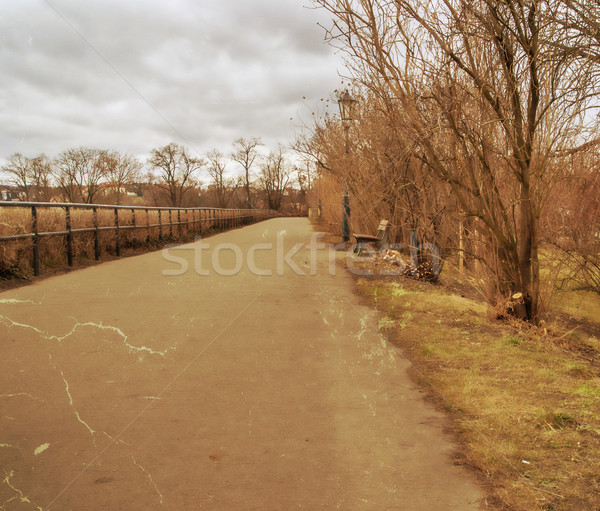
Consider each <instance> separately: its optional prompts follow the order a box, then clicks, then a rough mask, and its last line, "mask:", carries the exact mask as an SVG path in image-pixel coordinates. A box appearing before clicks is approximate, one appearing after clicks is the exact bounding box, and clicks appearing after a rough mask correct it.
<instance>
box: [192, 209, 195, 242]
mask: <svg viewBox="0 0 600 511" xmlns="http://www.w3.org/2000/svg"><path fill="white" fill-rule="evenodd" d="M192 234H193V235H194V236H196V210H195V209H192Z"/></svg>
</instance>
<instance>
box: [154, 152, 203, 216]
mask: <svg viewBox="0 0 600 511" xmlns="http://www.w3.org/2000/svg"><path fill="white" fill-rule="evenodd" d="M148 162H149V163H150V165H152V166H153V167H154V168H156V169H157V170H158V171H159V179H160V182H159V183H158V184H157V185H158V186H159V187H160V188H161V189H162V190H163V193H164V195H165V197H166V198H167V199H168V201H169V203H170V204H171V205H172V206H177V207H180V206H181V205H182V204H183V199H184V196H185V195H186V193H187V192H188V191H189V190H191V189H192V188H193V186H194V176H195V175H196V173H197V172H198V171H199V170H200V169H201V168H202V167H203V166H204V165H205V164H206V162H205V161H204V160H203V159H202V158H193V157H192V156H190V155H189V154H188V152H187V150H186V149H185V147H183V146H181V145H178V144H175V143H171V144H168V145H166V146H164V147H161V148H159V149H153V150H152V153H151V156H150V159H149V160H148Z"/></svg>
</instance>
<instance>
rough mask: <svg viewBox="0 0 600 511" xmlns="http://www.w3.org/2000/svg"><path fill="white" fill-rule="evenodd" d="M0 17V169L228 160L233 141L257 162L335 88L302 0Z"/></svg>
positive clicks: (69, 2)
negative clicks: (169, 150) (259, 146)
mask: <svg viewBox="0 0 600 511" xmlns="http://www.w3.org/2000/svg"><path fill="white" fill-rule="evenodd" d="M0 5H1V6H2V9H1V10H0V69H1V70H2V75H1V78H0V163H1V162H4V161H5V159H6V158H8V157H9V156H10V155H12V154H13V153H15V152H20V153H22V154H24V155H25V156H31V157H33V156H37V155H39V154H41V153H45V154H47V155H48V156H50V157H54V156H56V155H57V154H58V153H59V152H60V151H62V150H65V149H69V148H74V147H79V146H87V147H91V148H98V149H116V150H119V151H124V152H128V153H131V154H134V155H137V156H141V157H143V156H145V155H147V154H148V153H149V152H150V150H151V149H153V148H156V147H160V146H163V145H165V144H167V143H169V142H178V143H181V144H184V145H186V146H187V147H189V148H191V149H192V150H194V151H197V152H199V153H200V154H203V153H206V152H207V151H209V150H211V149H213V148H217V149H219V150H221V151H223V152H225V153H228V152H229V151H230V150H231V145H232V142H233V141H234V140H235V139H237V138H239V137H246V138H250V137H261V138H262V140H263V142H264V143H265V145H266V146H267V147H268V148H269V149H271V148H274V147H275V145H276V144H277V142H281V143H283V144H287V143H289V141H290V140H291V139H292V138H293V135H294V132H295V131H296V127H297V126H298V125H299V124H300V123H301V122H300V121H299V117H300V118H307V117H310V113H311V110H315V108H318V106H319V105H321V103H320V98H323V97H329V95H330V94H331V92H332V91H333V90H334V89H335V88H337V87H339V85H340V82H341V79H340V77H339V73H340V72H342V71H343V68H342V64H341V59H340V58H339V57H338V56H336V55H335V54H334V52H333V50H332V49H331V48H330V47H329V46H328V45H327V44H325V43H324V42H323V36H324V34H323V29H322V28H320V27H319V26H317V22H318V21H321V22H325V23H326V21H327V16H326V13H324V12H322V11H318V10H314V9H309V8H305V7H304V6H305V5H310V0H160V1H159V0H83V1H82V0H48V1H46V0H16V1H15V0H0ZM303 97H306V99H305V100H303ZM290 118H293V120H290Z"/></svg>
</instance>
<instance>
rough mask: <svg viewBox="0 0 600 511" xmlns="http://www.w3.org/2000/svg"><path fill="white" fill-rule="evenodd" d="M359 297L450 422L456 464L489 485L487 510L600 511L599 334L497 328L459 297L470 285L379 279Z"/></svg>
mask: <svg viewBox="0 0 600 511" xmlns="http://www.w3.org/2000/svg"><path fill="white" fill-rule="evenodd" d="M365 264H366V266H369V265H371V267H372V265H373V263H365ZM377 264H380V263H377ZM377 273H379V272H377ZM442 281H444V279H442ZM356 286H357V289H358V292H359V293H360V294H361V295H362V296H364V297H365V298H366V299H367V300H368V301H369V303H371V304H373V305H375V306H377V308H378V309H379V310H380V311H381V313H382V314H383V316H384V319H383V320H382V321H381V322H380V326H383V328H382V330H383V331H384V333H385V334H386V336H387V338H388V340H389V342H392V343H393V344H394V345H395V346H397V347H398V348H399V349H400V350H401V351H402V352H403V353H404V354H405V356H406V357H407V358H408V359H409V360H410V361H411V363H412V365H413V372H414V375H415V378H416V379H417V380H418V381H420V383H421V384H422V385H423V386H424V388H426V389H428V391H429V394H430V397H431V398H432V399H434V400H435V401H436V403H437V404H438V405H439V406H440V407H443V408H444V409H446V410H447V411H448V412H449V413H450V415H451V418H452V420H453V424H454V429H455V431H456V432H457V434H458V436H459V438H460V441H461V442H462V445H463V446H464V447H463V452H462V455H459V456H458V459H459V460H460V462H462V463H465V464H468V465H470V466H472V467H475V468H476V469H477V470H478V471H479V472H480V473H481V474H482V475H483V477H484V478H485V480H486V481H487V484H488V486H489V493H490V499H489V502H495V503H496V504H497V505H498V506H500V507H501V508H504V509H513V510H523V511H533V510H549V509H552V510H565V511H566V510H574V509H582V510H583V509H585V510H598V509H600V470H599V464H598V463H599V462H598V460H600V367H599V365H598V349H599V341H598V338H597V337H595V336H594V335H593V332H594V330H593V329H592V330H589V329H588V330H581V329H575V330H573V326H572V325H570V326H569V325H568V324H566V323H564V322H561V321H560V318H554V319H553V320H552V322H548V324H544V325H542V326H541V327H531V326H529V325H526V324H522V323H517V322H514V323H511V324H508V323H501V322H498V321H493V320H490V319H489V318H488V315H487V306H486V305H485V304H484V303H483V302H481V301H478V300H476V299H474V296H473V295H472V294H471V295H470V296H467V295H468V293H466V292H462V294H463V296H461V295H460V294H456V293H455V292H453V290H455V291H458V292H459V293H461V285H454V286H452V290H451V289H448V288H447V287H444V286H443V285H432V284H427V283H423V282H419V281H415V280H411V279H406V278H402V277H383V276H377V275H375V276H361V277H357V278H356ZM586 307H587V308H588V309H589V307H590V306H589V304H587V305H586ZM598 317H600V316H598ZM583 319H585V320H586V321H588V322H590V321H591V322H592V323H593V324H594V325H596V326H598V324H597V322H594V321H592V320H591V319H590V318H587V319H586V318H583ZM590 332H592V333H590Z"/></svg>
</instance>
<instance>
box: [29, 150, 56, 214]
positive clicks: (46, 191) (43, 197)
mask: <svg viewBox="0 0 600 511" xmlns="http://www.w3.org/2000/svg"><path fill="white" fill-rule="evenodd" d="M30 166H31V177H32V180H33V183H34V189H33V193H32V198H33V199H34V200H36V201H40V202H47V201H49V200H50V198H51V197H50V185H51V178H52V162H51V161H50V160H49V159H48V158H47V157H46V155H44V154H42V155H40V156H36V157H35V158H31V159H30Z"/></svg>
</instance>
